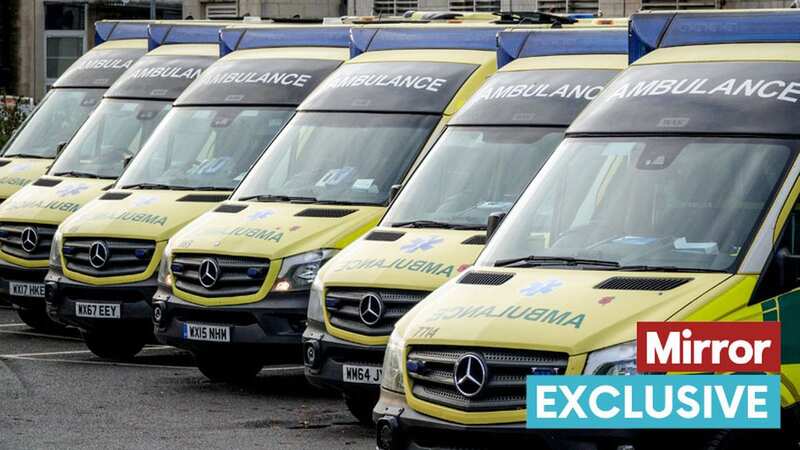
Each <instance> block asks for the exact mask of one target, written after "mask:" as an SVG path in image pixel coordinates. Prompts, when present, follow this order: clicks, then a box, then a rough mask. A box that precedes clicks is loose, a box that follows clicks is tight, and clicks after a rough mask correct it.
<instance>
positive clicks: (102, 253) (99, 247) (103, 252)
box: [89, 241, 109, 269]
mask: <svg viewBox="0 0 800 450" xmlns="http://www.w3.org/2000/svg"><path fill="white" fill-rule="evenodd" d="M108 256H109V252H108V246H107V245H106V243H105V242H102V241H95V242H92V246H91V247H89V264H91V265H92V267H94V268H95V269H101V268H102V267H103V266H105V265H106V263H107V262H108Z"/></svg>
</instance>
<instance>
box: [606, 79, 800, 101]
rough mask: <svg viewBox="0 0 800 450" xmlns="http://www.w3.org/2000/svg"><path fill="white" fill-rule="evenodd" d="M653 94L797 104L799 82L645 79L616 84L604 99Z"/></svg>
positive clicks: (799, 95) (799, 93)
mask: <svg viewBox="0 0 800 450" xmlns="http://www.w3.org/2000/svg"><path fill="white" fill-rule="evenodd" d="M657 95H727V96H742V97H758V98H763V99H774V100H778V101H782V102H789V103H797V100H798V99H800V82H796V81H786V80H758V79H750V78H748V79H737V78H729V79H727V80H725V81H723V82H722V83H715V82H711V81H710V80H709V79H708V78H681V79H662V80H648V81H638V82H636V83H624V84H622V85H621V86H617V87H615V88H614V91H613V92H612V93H611V95H609V96H608V97H607V99H608V100H609V101H611V100H615V99H622V98H632V97H647V96H657Z"/></svg>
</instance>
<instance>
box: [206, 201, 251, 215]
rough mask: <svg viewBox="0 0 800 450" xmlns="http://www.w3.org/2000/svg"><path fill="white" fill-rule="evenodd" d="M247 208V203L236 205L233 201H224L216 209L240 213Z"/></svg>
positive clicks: (220, 211) (221, 211)
mask: <svg viewBox="0 0 800 450" xmlns="http://www.w3.org/2000/svg"><path fill="white" fill-rule="evenodd" d="M245 209H247V205H234V204H232V203H223V204H221V205H219V206H217V208H216V209H215V210H214V212H218V213H232V214H233V213H238V212H241V211H243V210H245Z"/></svg>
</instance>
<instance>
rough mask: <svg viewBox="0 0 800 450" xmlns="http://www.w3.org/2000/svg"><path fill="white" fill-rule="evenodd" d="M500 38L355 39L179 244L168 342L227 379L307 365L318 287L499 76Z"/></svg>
mask: <svg viewBox="0 0 800 450" xmlns="http://www.w3.org/2000/svg"><path fill="white" fill-rule="evenodd" d="M498 31H500V29H498V28H497V27H487V26H480V27H478V26H475V27H465V26H458V27H456V26H452V25H432V24H431V25H424V26H380V27H375V26H370V27H364V28H353V29H352V31H351V33H352V43H351V56H353V59H351V60H350V61H348V62H347V63H345V64H344V65H342V67H341V68H339V69H338V70H337V71H336V72H335V73H334V74H332V75H331V76H330V77H329V78H328V79H327V80H326V81H325V83H323V85H321V86H320V87H319V88H317V89H316V90H315V92H314V93H312V94H311V95H310V96H309V98H308V99H307V100H306V101H305V102H304V103H303V104H302V105H300V107H299V108H298V113H297V115H296V116H295V117H294V118H293V119H292V121H291V122H290V123H289V124H288V125H287V126H286V128H285V129H284V130H283V131H282V132H281V133H280V134H279V135H278V137H277V138H276V139H275V141H273V143H272V144H271V145H270V147H269V148H268V149H267V151H266V152H265V153H264V156H263V157H262V158H261V159H260V160H259V161H258V163H256V165H255V166H254V167H253V169H252V170H251V171H250V173H249V174H248V176H247V178H245V180H244V181H243V182H242V184H241V185H240V186H239V188H238V189H237V190H236V192H234V194H233V195H232V197H231V201H229V202H225V203H223V205H222V206H220V207H219V208H218V209H216V210H214V211H212V212H209V213H208V214H205V215H203V216H202V217H200V218H199V219H197V220H196V221H194V222H193V223H192V224H190V225H188V226H187V227H186V228H184V229H183V230H181V232H180V233H177V234H176V235H175V236H174V237H173V238H172V239H171V240H170V242H169V245H168V246H167V249H166V252H165V256H164V258H163V261H164V267H163V269H162V271H161V278H162V279H163V280H164V283H163V284H161V285H160V286H159V290H158V292H157V293H156V296H155V298H154V308H155V311H154V315H155V317H156V319H157V320H156V337H157V338H158V339H159V341H160V342H162V343H167V344H170V345H174V346H176V347H180V348H185V349H188V350H190V351H192V352H193V353H194V354H195V356H196V360H197V363H198V366H199V368H200V370H201V371H202V372H203V373H204V374H205V375H206V376H208V377H209V378H211V379H214V380H236V381H240V380H247V379H250V378H252V377H253V376H255V375H256V374H257V373H258V371H259V370H260V368H261V366H262V364H263V363H264V361H265V360H267V359H269V358H270V356H272V357H274V356H275V354H276V353H283V352H282V351H281V350H288V351H294V352H296V353H294V354H295V355H297V356H298V357H299V356H300V351H299V348H300V344H301V336H302V333H303V330H304V329H305V324H306V310H307V308H308V296H309V289H310V287H311V283H312V281H313V280H314V278H315V277H316V275H317V271H318V270H319V268H320V267H321V266H322V265H323V264H325V263H326V262H327V261H328V260H329V259H330V258H331V257H332V256H333V255H334V254H336V253H337V252H338V251H339V250H341V249H342V248H344V247H345V246H346V245H347V244H349V243H350V242H352V241H353V240H355V239H356V238H357V237H359V236H360V235H362V234H363V233H365V232H367V231H368V230H369V229H371V228H372V227H374V226H375V224H377V222H378V220H379V219H380V217H381V216H382V215H383V213H384V211H385V209H386V206H387V205H388V203H389V201H390V198H391V194H392V192H393V191H394V190H396V189H397V188H396V186H398V185H399V184H401V183H402V182H403V181H404V180H405V179H406V177H407V176H408V174H409V173H410V171H411V170H412V169H413V168H414V167H415V166H416V165H417V164H418V162H419V160H420V159H421V158H422V156H423V155H424V154H426V153H427V151H428V150H429V148H430V147H431V145H432V144H433V142H434V141H435V139H436V137H438V135H439V134H440V133H441V132H442V130H443V129H444V126H445V124H446V123H447V122H448V121H449V120H450V118H451V117H452V115H453V114H454V113H455V112H456V111H457V110H458V109H459V108H460V107H461V106H462V105H463V104H464V103H465V102H466V100H467V98H468V97H469V96H470V95H471V94H472V93H473V92H475V91H476V90H477V89H478V88H479V87H480V85H481V84H483V82H484V81H485V80H486V78H487V77H488V76H489V75H491V74H492V73H493V72H494V71H495V70H496V57H495V47H496V43H495V39H496V34H497V32H498Z"/></svg>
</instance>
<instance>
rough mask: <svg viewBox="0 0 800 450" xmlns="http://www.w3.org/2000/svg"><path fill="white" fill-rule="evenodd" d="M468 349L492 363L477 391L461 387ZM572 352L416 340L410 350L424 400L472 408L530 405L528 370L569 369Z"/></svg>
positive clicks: (413, 376) (412, 374) (416, 390)
mask: <svg viewBox="0 0 800 450" xmlns="http://www.w3.org/2000/svg"><path fill="white" fill-rule="evenodd" d="M465 355H472V356H475V357H477V358H478V359H480V360H481V361H483V363H484V367H485V368H486V370H485V377H484V383H483V387H482V388H481V389H479V390H478V393H477V394H475V395H472V396H467V395H465V394H464V393H462V392H461V391H459V389H458V388H457V387H456V381H455V374H454V373H455V370H456V365H457V364H458V363H459V361H460V360H461V359H462V358H463V357H464V356H465ZM568 358H569V356H568V355H567V354H566V353H558V352H545V351H534V350H515V349H497V348H467V347H444V346H415V347H413V348H411V349H410V350H409V352H408V361H407V364H406V370H407V371H408V376H409V379H410V381H411V386H412V394H413V395H414V397H416V398H417V399H419V400H423V401H427V402H430V403H434V404H437V405H441V406H445V407H448V408H453V409H457V410H460V411H467V412H475V411H509V410H517V409H524V408H525V382H526V379H527V377H528V375H563V374H564V371H565V370H566V368H567V360H568ZM478 366H479V364H477V365H475V366H474V367H478ZM412 370H413V371H412ZM475 378H479V377H477V376H475ZM465 388H470V389H474V386H469V385H466V386H465ZM465 390H466V389H465ZM468 393H470V394H474V390H473V391H469V392H468Z"/></svg>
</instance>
